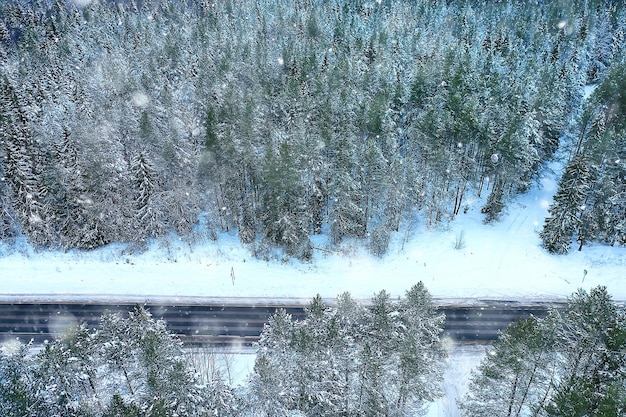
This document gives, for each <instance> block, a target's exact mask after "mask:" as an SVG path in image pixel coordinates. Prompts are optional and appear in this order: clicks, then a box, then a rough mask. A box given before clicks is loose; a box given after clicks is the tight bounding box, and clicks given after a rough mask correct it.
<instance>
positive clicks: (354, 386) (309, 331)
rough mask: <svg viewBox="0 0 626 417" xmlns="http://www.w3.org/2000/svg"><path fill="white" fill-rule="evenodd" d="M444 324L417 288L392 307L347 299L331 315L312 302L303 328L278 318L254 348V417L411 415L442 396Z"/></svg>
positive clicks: (383, 297) (380, 299) (384, 301)
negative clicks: (365, 305)
mask: <svg viewBox="0 0 626 417" xmlns="http://www.w3.org/2000/svg"><path fill="white" fill-rule="evenodd" d="M443 320H444V319H443V316H442V315H440V314H438V313H437V311H436V309H435V307H434V305H433V303H432V299H431V297H430V294H429V293H428V291H427V290H426V289H425V287H424V286H423V284H422V283H419V284H417V285H415V286H414V287H413V288H412V289H411V290H409V291H408V292H407V294H406V298H403V299H402V300H400V301H399V302H397V303H396V302H392V301H391V300H390V297H389V294H387V293H386V292H384V291H383V292H381V293H379V294H377V295H376V296H375V297H374V298H373V299H372V306H371V307H370V308H365V307H363V306H361V305H359V304H358V303H356V302H355V301H354V300H353V299H352V298H351V297H350V295H349V294H347V293H346V294H343V295H341V296H340V297H339V298H338V303H337V307H336V308H331V307H328V306H326V305H325V304H324V302H323V301H322V299H321V298H320V297H319V296H317V297H316V298H314V299H313V301H312V302H311V304H310V306H309V307H308V308H307V309H306V318H305V319H304V320H302V321H293V320H292V318H291V317H290V316H289V315H287V314H286V313H285V312H284V310H280V311H278V312H277V313H276V314H275V315H274V316H273V317H272V318H271V319H270V322H269V323H268V325H267V326H266V328H265V330H264V331H263V334H262V335H261V339H260V340H259V343H258V347H257V361H256V365H255V373H254V375H253V378H252V382H251V385H250V391H251V394H252V398H251V399H250V404H249V408H250V409H251V410H254V411H253V412H252V411H251V412H252V414H251V415H290V414H289V413H294V412H300V413H302V414H303V415H307V416H308V415H310V416H314V415H315V416H318V415H319V416H330V415H357V416H361V415H362V416H368V415H389V416H391V415H399V416H400V415H407V416H408V415H414V414H413V413H415V412H418V411H419V410H421V409H422V408H423V407H425V405H426V404H428V403H429V402H431V401H433V400H434V399H435V398H436V397H438V396H439V395H441V394H440V392H439V387H438V383H439V381H440V380H441V377H442V374H443V367H442V365H443V360H444V359H445V357H446V353H445V350H444V349H443V348H442V346H441V341H440V338H439V336H440V333H441V331H442V328H443ZM259 413H260V414H259Z"/></svg>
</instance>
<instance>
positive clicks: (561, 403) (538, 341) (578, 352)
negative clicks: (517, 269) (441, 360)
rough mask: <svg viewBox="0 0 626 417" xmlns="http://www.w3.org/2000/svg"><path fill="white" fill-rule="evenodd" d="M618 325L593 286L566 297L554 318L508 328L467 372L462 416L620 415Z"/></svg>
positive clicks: (622, 367)
mask: <svg viewBox="0 0 626 417" xmlns="http://www.w3.org/2000/svg"><path fill="white" fill-rule="evenodd" d="M625 320H626V313H625V312H624V310H623V308H621V309H620V308H618V307H616V305H615V304H614V303H613V302H612V300H611V297H610V295H609V294H608V293H607V291H606V288H604V287H597V288H594V289H592V290H591V291H590V292H589V293H588V292H586V291H583V290H579V291H578V292H576V293H574V294H573V295H572V296H571V297H570V298H569V300H568V303H567V307H566V308H565V310H564V311H563V312H562V313H559V312H556V311H555V312H553V313H551V314H550V315H549V316H548V317H547V318H545V319H538V318H535V317H531V318H529V319H527V320H525V321H518V322H516V323H515V324H513V325H511V326H510V327H509V328H508V329H507V330H506V331H505V332H504V333H503V334H502V335H501V337H500V338H499V339H498V341H497V342H496V343H495V344H494V346H493V350H492V351H490V352H488V354H487V356H486V358H485V359H484V360H483V362H482V363H481V365H480V366H479V367H478V369H477V370H476V371H475V372H474V373H473V376H472V379H471V382H470V387H469V392H468V394H467V395H466V396H465V397H464V398H463V400H462V402H461V403H460V407H461V409H462V411H463V415H465V416H472V417H480V416H550V417H557V416H559V417H565V416H598V417H599V416H618V415H622V414H623V413H624V411H625V408H624V406H625V403H624V394H626V373H625V372H626V350H625V348H626V321H625Z"/></svg>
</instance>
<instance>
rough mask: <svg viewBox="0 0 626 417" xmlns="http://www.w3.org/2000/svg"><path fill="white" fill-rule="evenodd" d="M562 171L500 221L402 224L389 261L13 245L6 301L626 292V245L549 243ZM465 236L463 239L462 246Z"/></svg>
mask: <svg viewBox="0 0 626 417" xmlns="http://www.w3.org/2000/svg"><path fill="white" fill-rule="evenodd" d="M554 176H555V174H551V173H548V174H546V176H545V177H544V178H542V180H541V183H540V187H537V188H536V189H533V190H531V191H530V192H528V193H527V194H525V195H522V196H520V197H519V198H518V199H517V200H515V201H514V202H512V203H510V204H509V206H508V208H507V213H506V214H505V215H504V216H503V218H502V220H501V221H500V222H498V223H496V224H493V225H484V224H483V222H482V215H481V213H480V207H481V205H482V203H483V201H479V200H468V201H467V204H468V205H469V210H468V212H467V213H466V214H464V213H461V214H459V216H458V217H457V218H455V219H454V220H453V221H451V222H449V223H448V224H446V225H444V226H441V227H438V228H437V229H434V230H433V229H430V228H427V227H425V226H424V225H420V224H417V225H416V226H415V227H414V229H413V230H412V232H411V234H410V235H409V236H408V238H407V239H406V242H405V237H406V236H405V233H404V232H400V233H398V235H397V236H394V240H393V242H392V246H391V248H390V250H389V253H388V254H387V255H386V256H385V257H383V258H382V259H377V258H373V257H371V256H370V255H368V254H367V252H366V250H365V249H357V248H358V247H359V244H356V243H355V244H353V245H350V244H346V245H345V246H344V248H343V249H342V250H338V251H337V252H336V253H329V252H328V251H322V250H316V251H315V258H314V261H313V262H312V263H310V264H308V263H301V262H298V261H293V260H291V261H284V262H281V261H279V260H276V261H270V262H266V261H263V260H259V259H255V258H254V257H252V256H251V254H250V250H249V249H248V248H245V247H242V246H241V245H240V244H239V242H238V239H237V237H236V236H235V235H232V234H222V235H220V236H219V239H218V241H217V242H211V241H208V242H197V243H196V244H194V245H192V246H190V245H189V244H187V243H183V242H180V241H178V240H176V239H175V238H172V239H170V240H167V241H161V242H160V243H154V244H152V245H151V246H150V248H149V250H148V251H146V252H144V253H141V254H135V255H126V254H125V248H124V247H123V246H121V245H110V246H108V247H105V248H102V249H98V250H94V251H91V252H75V251H70V252H68V253H62V252H45V253H34V252H32V251H30V250H23V251H13V253H11V254H9V255H5V256H2V257H0V299H11V298H15V297H17V298H21V299H23V298H29V299H33V298H36V299H43V300H50V299H63V298H68V297H72V298H75V297H78V298H80V299H84V300H93V299H100V300H132V301H135V300H137V301H142V302H143V301H155V300H156V299H158V298H163V297H165V298H173V297H178V298H181V297H182V298H188V299H189V300H193V299H195V300H198V301H201V300H202V299H207V298H224V297H243V298H258V297H260V298H272V299H275V298H281V297H282V298H304V299H309V298H310V297H313V296H314V295H316V294H318V293H319V294H320V295H321V296H322V297H326V298H332V297H335V296H336V295H337V294H339V293H342V292H344V291H349V292H350V293H351V294H352V295H353V297H355V298H361V299H368V298H370V297H371V296H372V295H373V294H374V293H375V292H378V291H380V290H382V289H385V290H387V291H388V292H390V293H391V294H392V295H394V296H395V295H398V296H399V295H402V294H403V293H404V292H405V291H406V290H407V289H408V288H410V287H411V286H412V285H413V284H415V283H416V282H418V281H420V280H421V281H423V282H424V283H425V284H426V286H427V288H428V289H429V290H430V292H431V293H432V294H433V296H434V297H436V298H440V299H442V301H459V302H474V301H475V300H480V299H501V300H512V299H515V300H562V299H563V298H564V297H566V296H568V295H569V294H571V293H572V292H574V291H576V290H577V289H578V288H581V287H582V288H586V289H588V288H591V287H594V286H597V285H605V286H607V288H608V290H609V292H610V293H612V294H613V297H614V298H615V299H616V300H626V282H625V275H626V274H625V272H626V248H624V247H618V246H615V247H608V246H603V245H591V246H585V247H584V248H583V250H582V251H581V252H578V251H576V246H574V247H573V249H574V250H573V251H572V252H571V253H570V254H568V255H566V256H555V255H550V254H548V253H547V252H546V251H545V250H544V249H543V248H542V247H541V246H540V240H539V237H538V232H539V230H540V229H541V227H542V224H543V220H544V218H545V217H546V215H547V208H548V206H549V204H550V202H551V201H552V195H553V194H554V192H555V191H556V182H555V178H554ZM484 197H485V196H483V198H484ZM461 234H463V240H464V247H463V248H462V249H455V241H456V240H457V239H458V238H459V237H460V235H461ZM315 245H316V246H317V247H324V245H325V244H324V242H316V243H315ZM1 253H2V248H1V247H0V254H1ZM585 271H587V272H586V273H585Z"/></svg>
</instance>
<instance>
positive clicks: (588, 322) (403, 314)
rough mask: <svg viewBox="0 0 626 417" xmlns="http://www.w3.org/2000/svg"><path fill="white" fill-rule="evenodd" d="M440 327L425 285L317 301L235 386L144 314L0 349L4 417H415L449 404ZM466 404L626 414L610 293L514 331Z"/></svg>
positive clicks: (625, 321) (279, 330)
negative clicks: (395, 294) (38, 343)
mask: <svg viewBox="0 0 626 417" xmlns="http://www.w3.org/2000/svg"><path fill="white" fill-rule="evenodd" d="M444 321H445V317H444V315H443V314H441V313H439V312H438V311H437V310H436V308H435V305H434V304H433V301H432V298H431V296H430V293H429V292H428V290H427V289H426V288H425V286H424V285H423V284H422V283H421V282H420V283H418V284H416V285H415V286H413V287H412V288H411V289H410V290H408V291H407V292H406V294H405V296H404V297H403V298H401V299H399V300H392V299H391V298H390V296H389V294H388V293H386V292H385V291H381V292H380V293H378V294H376V295H375V296H374V297H373V298H372V300H371V301H370V303H369V305H368V306H363V305H362V304H359V303H357V302H356V301H355V300H354V299H352V298H351V296H350V294H348V293H344V294H341V295H340V296H339V297H338V298H337V303H336V306H333V307H330V306H327V305H325V304H324V302H323V301H322V300H321V298H320V297H319V296H317V297H315V298H314V299H313V300H312V302H311V303H310V305H309V306H308V308H306V316H305V318H303V319H302V320H294V319H292V317H291V316H290V315H289V314H287V313H286V312H285V310H278V311H277V312H276V313H275V314H274V315H273V316H272V317H271V318H270V320H269V322H268V323H267V324H266V326H265V329H264V330H263V333H262V334H261V338H260V340H259V342H258V343H257V344H256V346H255V349H256V360H255V365H254V370H253V372H252V374H251V375H250V376H249V377H248V379H247V381H246V383H245V384H243V385H241V386H237V387H233V386H230V385H229V383H228V381H227V378H226V376H225V375H223V374H220V373H219V372H210V373H202V372H199V368H198V367H196V366H194V361H192V360H191V359H190V355H189V352H188V351H185V350H184V349H183V346H182V343H181V342H180V340H179V339H177V338H176V337H175V336H174V335H172V334H170V333H169V332H168V330H167V327H166V324H165V323H164V322H163V321H162V320H157V319H154V318H153V317H152V316H151V314H150V313H149V312H148V311H146V310H145V309H144V308H143V307H141V306H138V307H136V308H135V309H134V310H133V311H131V312H130V313H129V314H128V317H122V315H120V314H117V313H105V314H104V315H103V316H102V318H101V323H100V326H99V327H98V328H97V329H90V328H88V327H87V326H86V325H85V324H81V325H76V326H75V327H73V328H71V329H70V330H69V331H68V332H67V333H66V334H65V335H63V336H61V337H60V338H58V339H56V340H53V341H50V342H49V343H47V344H45V345H44V346H43V348H41V349H39V350H38V351H37V352H36V353H34V354H33V353H32V348H33V347H32V346H30V345H25V344H22V343H21V342H19V341H17V340H15V339H14V340H13V341H12V342H11V343H5V344H3V345H2V346H1V347H0V413H1V414H2V415H3V416H7V417H18V416H19V417H23V416H37V417H39V416H41V417H50V416H63V417H65V416H67V417H121V416H126V417H175V416H189V417H196V416H218V417H305V416H309V417H337V416H351V417H359V416H361V417H367V416H371V417H383V416H388V417H392V416H393V417H405V416H406V417H416V416H419V415H423V412H424V411H425V409H426V408H427V407H428V405H429V403H430V402H432V401H433V400H434V399H436V398H437V397H439V396H441V395H442V392H441V389H440V385H439V382H440V381H441V380H442V378H443V371H444V369H445V360H446V357H447V354H446V348H445V340H444V338H443V337H442V330H443V324H444ZM486 350H487V355H485V357H484V359H483V360H482V362H481V364H480V365H479V367H478V368H477V369H476V370H474V371H473V373H472V378H471V381H470V386H469V391H468V392H467V394H466V395H465V396H464V397H463V398H462V399H461V400H460V401H459V407H460V409H461V410H462V416H463V417H482V416H484V417H497V416H502V417H504V416H509V417H510V416H518V417H530V416H535V417H574V416H580V417H583V416H587V417H608V416H611V417H613V416H615V417H617V416H623V415H625V413H626V312H625V310H624V308H623V307H622V308H618V307H616V305H615V304H614V303H613V302H612V299H611V296H610V295H609V294H608V293H607V291H606V288H604V287H596V288H594V289H592V290H591V291H589V292H586V291H584V290H579V291H578V292H576V293H574V294H572V295H571V296H570V298H569V299H568V302H567V305H566V306H565V307H564V308H562V309H555V310H553V311H551V312H550V313H549V314H548V316H547V317H545V318H536V317H532V316H531V317H530V318H528V319H526V320H523V321H517V322H515V323H514V324H513V325H511V326H510V327H509V328H508V329H507V330H506V331H504V332H503V333H502V334H501V336H500V337H499V340H498V341H496V342H495V343H494V345H493V346H490V347H486Z"/></svg>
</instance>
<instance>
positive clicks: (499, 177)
mask: <svg viewBox="0 0 626 417" xmlns="http://www.w3.org/2000/svg"><path fill="white" fill-rule="evenodd" d="M447 3H449V4H447ZM0 17H1V18H2V19H1V22H0V68H1V74H0V156H1V158H0V172H1V175H2V178H3V180H2V182H0V204H1V206H0V238H2V239H9V238H11V237H12V236H15V235H17V234H20V233H22V234H24V235H25V236H26V237H27V238H28V240H29V241H30V242H31V243H32V244H34V245H35V246H37V247H61V248H94V247H97V246H100V245H103V244H106V243H108V242H112V241H123V242H135V243H137V244H138V245H143V244H144V242H145V240H146V239H147V238H150V237H155V236H159V235H161V234H163V233H167V232H170V231H175V232H177V233H179V234H181V235H187V234H189V233H190V232H191V230H192V229H193V228H194V227H197V225H198V224H200V223H202V224H203V227H204V228H206V230H204V231H203V232H205V233H206V235H207V236H215V232H216V231H221V230H236V231H237V232H238V233H239V236H240V237H241V240H242V242H245V243H250V244H253V247H254V251H255V253H256V254H257V255H260V256H265V255H266V254H267V253H268V244H269V247H276V246H278V247H282V248H284V250H285V252H286V253H287V254H288V255H290V256H296V257H300V258H302V259H308V258H310V256H311V254H312V246H311V242H310V240H309V237H310V236H311V235H312V234H317V233H326V234H328V236H329V240H330V241H331V242H333V243H334V244H339V243H340V242H341V241H342V240H344V239H346V238H357V239H368V242H367V245H368V247H369V248H370V249H371V251H372V253H374V254H376V255H382V254H384V253H385V251H386V249H387V245H388V242H389V239H390V236H391V234H392V233H394V232H395V231H398V230H399V229H400V228H401V227H406V225H407V224H409V223H410V221H409V220H412V218H414V217H415V216H420V217H421V218H423V219H424V220H425V221H426V222H427V223H429V224H436V223H438V222H441V221H445V220H447V219H450V218H452V217H454V216H455V215H457V214H458V213H459V212H460V211H461V209H464V208H465V207H466V204H467V196H469V195H472V194H473V195H477V196H481V195H482V196H487V198H486V204H485V205H484V207H483V208H482V211H483V212H484V213H485V220H486V221H494V220H497V219H498V217H499V215H500V213H501V212H502V210H504V209H505V207H506V203H507V201H508V200H509V199H510V198H511V197H512V196H514V195H515V194H517V193H519V192H524V191H525V190H527V189H528V188H529V187H530V186H531V184H532V181H533V180H534V179H535V178H536V177H537V176H538V175H539V173H540V172H541V169H542V165H543V163H544V162H546V161H547V160H549V159H550V158H551V157H552V156H553V155H554V152H555V150H556V149H557V147H558V146H559V145H560V142H561V140H562V133H563V131H564V129H565V128H566V127H568V126H570V125H571V122H572V120H574V119H573V118H572V116H573V115H574V114H576V113H577V112H578V111H577V109H578V107H579V105H580V102H581V96H582V87H583V86H584V85H585V84H587V83H590V82H597V81H600V80H604V79H605V77H606V74H607V72H609V73H611V74H613V76H609V77H608V78H609V79H612V80H613V81H605V83H607V84H606V86H607V89H605V90H602V91H605V92H604V93H602V94H598V98H599V100H597V101H594V103H595V104H596V105H595V106H592V109H591V110H590V111H591V112H592V113H593V112H594V111H595V112H598V111H600V110H599V109H598V108H597V107H598V106H599V105H600V103H604V104H606V106H607V107H606V111H605V112H604V113H605V119H607V120H606V133H602V135H601V136H602V137H603V138H604V139H603V141H604V142H605V143H606V147H605V148H607V147H608V148H610V147H611V146H617V145H616V143H621V142H620V140H621V139H620V138H623V134H622V133H620V132H621V130H619V129H621V128H622V127H620V126H621V125H620V124H619V123H618V122H615V120H618V119H619V118H618V114H619V111H618V110H616V109H619V103H620V98H619V97H617V96H616V97H610V98H609V97H607V94H618V93H610V92H608V89H609V86H611V87H615V88H618V90H619V88H620V86H619V85H618V84H619V82H620V81H619V79H620V78H619V70H618V69H616V70H614V71H613V70H611V68H612V67H613V63H614V62H620V60H622V59H623V46H624V40H625V39H624V38H625V37H624V26H625V23H624V22H626V16H625V12H624V8H623V7H622V6H621V4H620V2H595V1H585V2H583V1H572V2H517V1H507V2H486V3H484V2H472V1H469V2H451V3H450V2H438V1H435V2H433V1H388V0H383V1H376V2H363V1H344V0H333V1H323V2H322V1H274V0H272V1H269V0H229V1H212V0H204V1H201V2H195V1H194V2H192V1H180V0H151V1H145V0H144V1H135V0H127V1H77V2H73V1H69V2H65V1H62V0H55V1H53V0H38V1H31V2H18V1H15V2H3V3H2V5H0ZM621 79H622V80H623V77H622V78H621ZM619 91H623V89H622V90H619ZM618 95H619V94H618ZM622 98H623V97H622ZM609 99H610V100H612V101H611V103H613V104H607V103H608V102H607V100H609ZM621 101H623V100H621ZM604 104H603V105H604ZM616 112H617V113H616ZM589 117H592V118H593V119H594V120H595V118H596V114H595V113H594V115H590V116H589ZM585 132H587V131H586V130H585ZM583 136H584V137H589V138H591V137H595V136H594V134H593V133H589V134H587V133H584V134H583ZM566 139H567V138H566ZM594 146H595V145H594ZM583 148H584V149H587V148H589V146H584V147H583ZM608 148H607V149H608ZM583 151H584V150H583ZM584 152H587V151H584ZM602 152H604V153H606V151H600V150H598V151H597V152H595V151H594V152H593V153H594V156H593V158H601V154H602ZM589 153H591V151H589ZM589 156H590V157H591V155H589ZM606 156H607V157H608V156H609V155H608V154H607V155H606ZM610 157H611V158H614V159H613V160H614V161H615V160H616V158H618V157H619V156H618V155H611V156H610ZM620 160H621V161H623V158H622V159H620ZM618 165H619V164H618ZM617 168H618V167H617V165H616V166H611V167H609V166H608V165H607V166H606V169H601V171H602V172H600V173H598V175H600V176H601V178H602V181H600V182H599V183H598V185H597V188H598V190H595V191H597V192H594V193H593V195H592V197H593V207H595V208H596V209H597V210H596V211H598V212H599V213H600V214H598V215H597V216H596V215H595V214H594V213H595V212H592V211H588V212H586V213H591V214H590V215H594V222H593V228H594V231H593V232H585V233H583V235H584V239H601V240H606V241H610V242H613V241H621V240H622V237H621V236H623V224H622V223H623V221H621V220H623V210H622V209H621V207H622V206H621V205H622V204H623V192H622V191H620V190H621V189H622V188H623V179H621V177H620V175H621V174H620V173H619V172H617V171H619V170H617V171H616V169H617ZM605 171H606V172H605ZM609 171H611V172H610V173H609ZM620 187H621V188H620ZM619 196H622V197H619ZM590 207H591V205H590ZM607 210H608V211H609V212H610V213H612V214H611V216H613V217H617V218H619V219H620V221H621V223H620V222H618V226H615V227H613V226H610V227H609V226H608V224H613V223H612V220H611V219H612V217H611V218H610V219H606V218H603V216H604V214H605V213H606V211H607ZM199 216H201V217H202V219H203V221H202V222H199ZM570 217H571V216H570ZM609 217H610V216H609ZM565 233H570V232H569V229H566V232H565Z"/></svg>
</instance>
